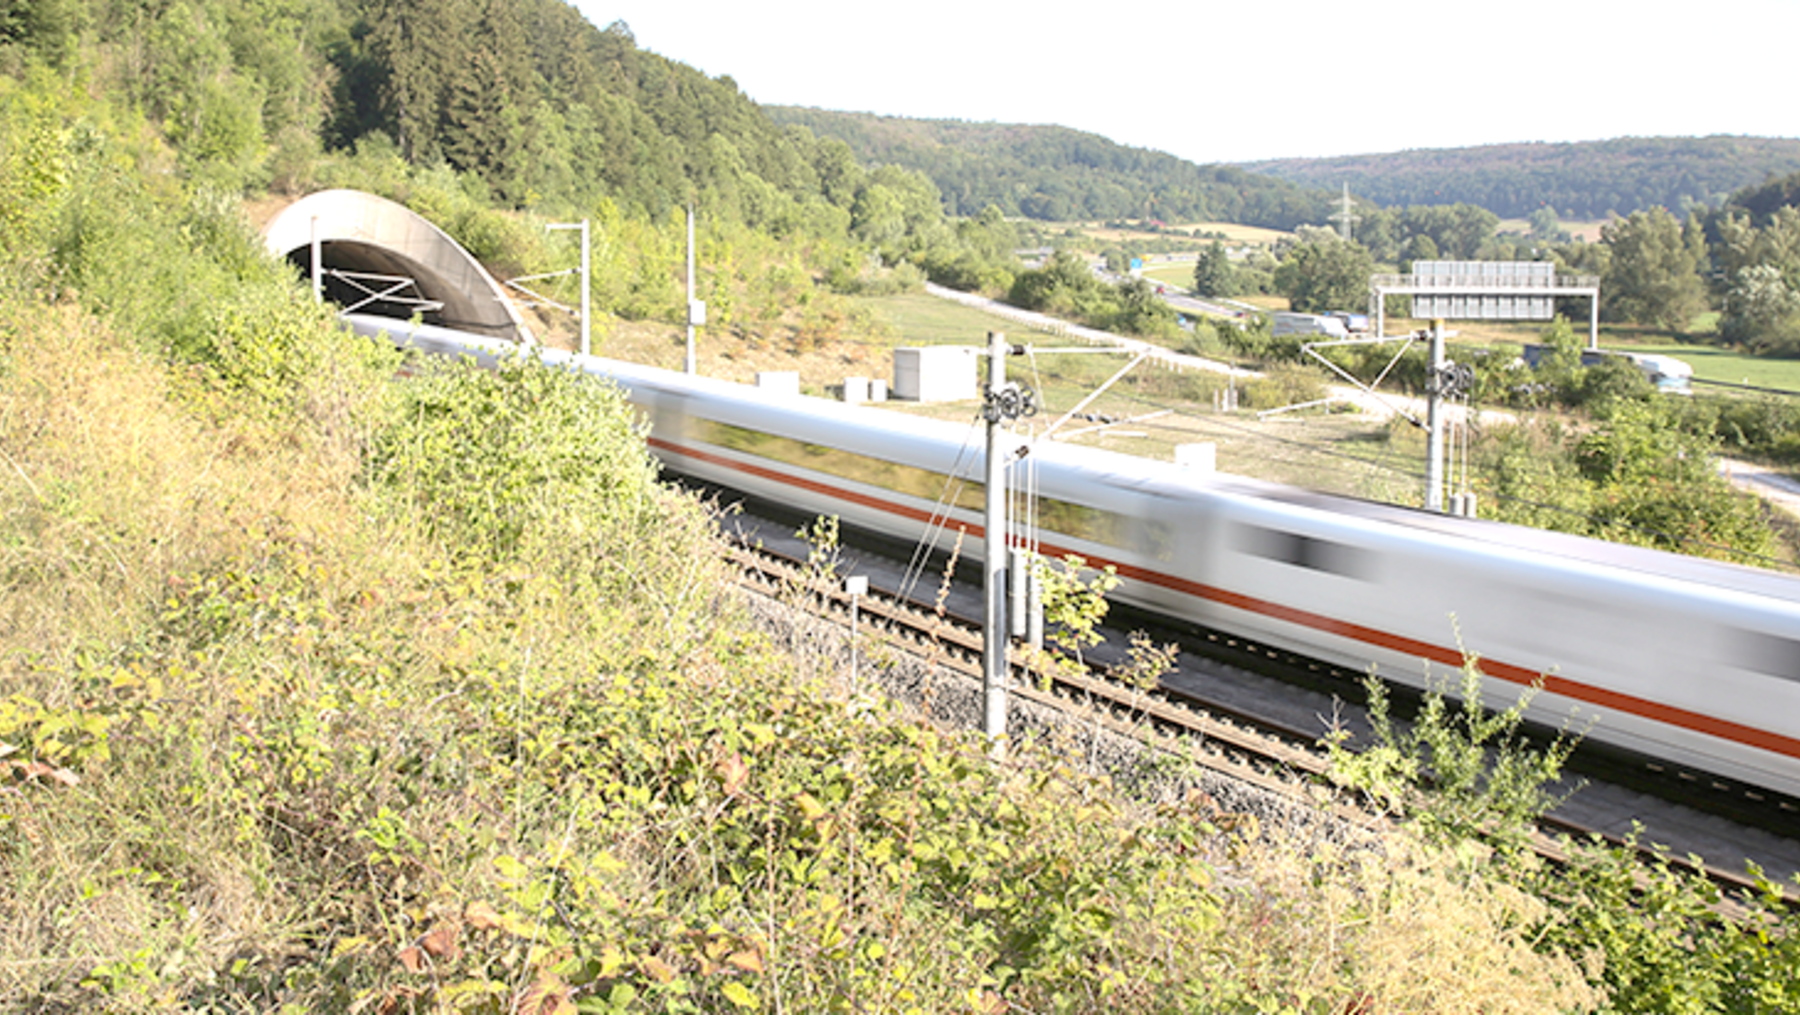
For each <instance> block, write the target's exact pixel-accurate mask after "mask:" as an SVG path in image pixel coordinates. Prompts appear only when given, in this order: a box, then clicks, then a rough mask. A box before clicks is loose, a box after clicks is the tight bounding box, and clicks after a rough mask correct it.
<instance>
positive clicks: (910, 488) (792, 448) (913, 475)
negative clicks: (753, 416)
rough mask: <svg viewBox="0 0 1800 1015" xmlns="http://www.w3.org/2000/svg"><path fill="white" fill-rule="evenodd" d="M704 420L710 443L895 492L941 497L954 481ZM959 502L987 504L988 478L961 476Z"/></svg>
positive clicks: (702, 432)
mask: <svg viewBox="0 0 1800 1015" xmlns="http://www.w3.org/2000/svg"><path fill="white" fill-rule="evenodd" d="M698 422H699V423H700V424H701V426H700V428H699V429H698V430H697V431H696V433H695V436H696V437H698V438H699V439H700V440H702V441H705V442H706V443H708V444H716V445H718V446H719V447H722V448H731V449H732V450H734V451H742V452H744V453H746V454H751V455H756V456H757V457H758V458H767V459H769V460H771V461H776V462H782V463H784V464H786V465H798V466H800V467H801V468H803V469H812V470H814V471H817V472H823V473H826V474H827V475H832V476H837V477H838V478H840V479H849V480H854V481H856V482H858V483H867V484H869V485H870V486H879V487H881V488H882V489H885V490H892V491H894V492H895V493H904V494H908V495H910V496H913V497H920V498H923V499H925V500H933V501H935V500H937V499H938V498H939V497H941V496H943V492H944V489H945V488H946V487H947V486H949V485H950V484H951V479H950V477H949V476H946V475H945V474H944V473H941V472H933V471H931V470H930V469H921V468H918V467H917V466H912V465H901V464H900V463H898V462H888V461H883V460H882V459H879V458H871V457H869V456H868V455H860V454H857V453H856V452H854V451H845V450H843V449H841V448H832V447H826V446H825V445H823V444H813V443H811V442H809V441H800V440H795V439H793V438H792V437H779V436H776V435H775V434H772V433H764V432H763V431H761V430H751V429H749V428H747V427H741V426H733V425H731V424H730V423H720V422H718V421H717V420H702V421H698ZM957 486H958V490H957V494H956V506H957V507H962V508H968V509H969V510H971V511H980V510H981V509H982V506H983V491H984V489H985V484H982V483H980V482H976V481H973V480H962V481H960V483H958V484H957Z"/></svg>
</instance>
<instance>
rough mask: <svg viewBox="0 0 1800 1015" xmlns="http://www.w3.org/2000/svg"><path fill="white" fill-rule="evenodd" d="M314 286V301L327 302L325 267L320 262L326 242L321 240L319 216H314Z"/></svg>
mask: <svg viewBox="0 0 1800 1015" xmlns="http://www.w3.org/2000/svg"><path fill="white" fill-rule="evenodd" d="M311 246H312V287H313V302H314V303H323V302H325V279H324V268H323V266H322V265H320V264H319V253H320V250H321V249H322V248H323V247H324V244H322V243H320V242H319V216H317V215H314V216H313V217H312V244H311Z"/></svg>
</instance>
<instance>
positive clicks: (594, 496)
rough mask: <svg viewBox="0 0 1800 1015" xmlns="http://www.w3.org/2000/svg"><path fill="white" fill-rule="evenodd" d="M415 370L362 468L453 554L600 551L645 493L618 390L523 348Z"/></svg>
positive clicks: (649, 479) (636, 437)
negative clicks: (547, 363)
mask: <svg viewBox="0 0 1800 1015" xmlns="http://www.w3.org/2000/svg"><path fill="white" fill-rule="evenodd" d="M416 369H417V370H418V372H419V373H418V376H417V377H415V379H414V380H413V382H412V383H410V384H407V385H405V386H404V387H403V388H402V389H401V400H400V405H399V408H398V409H397V410H396V422H395V424H394V425H393V426H392V427H390V428H388V429H387V430H386V431H384V432H383V433H381V434H380V435H379V437H378V438H377V440H376V443H375V447H374V449H373V455H372V457H371V461H370V473H371V476H372V477H373V479H374V480H375V482H377V483H379V484H381V485H383V486H385V487H387V488H389V489H392V490H393V491H395V493H396V495H398V496H399V497H401V498H402V499H403V500H404V501H405V503H406V505H407V509H408V511H409V512H410V513H412V514H413V515H414V516H415V517H417V518H418V519H420V520H421V521H422V522H423V523H424V525H425V528H426V531H427V533H428V534H429V535H431V536H432V537H433V538H434V539H437V540H441V541H442V542H443V543H444V544H445V545H446V546H447V547H448V548H449V549H450V550H451V551H452V552H453V553H454V554H457V555H459V556H462V555H467V556H469V557H471V558H474V559H477V560H485V561H488V562H491V563H494V564H499V563H502V562H505V561H509V560H515V559H524V560H534V559H536V558H537V556H538V555H539V554H540V553H542V552H546V551H547V550H548V549H549V548H550V547H559V548H560V549H559V551H558V552H559V553H562V552H568V553H572V554H575V555H579V554H581V553H596V554H599V553H606V552H608V551H609V550H610V547H609V546H608V543H609V542H610V540H611V538H613V537H614V536H615V535H616V533H617V528H616V527H617V525H618V524H619V523H620V522H621V521H624V522H625V523H627V524H635V523H636V521H637V518H638V516H639V514H640V512H642V510H643V505H645V504H646V503H648V502H650V501H651V500H652V499H653V496H652V494H653V490H652V484H653V481H654V478H655V475H656V467H655V464H654V461H653V460H652V459H651V458H650V456H649V455H648V453H647V452H646V450H645V448H644V444H643V440H642V437H641V435H640V434H639V433H638V431H637V430H636V429H635V428H634V426H633V425H632V423H631V418H632V417H631V414H630V411H629V408H628V407H627V406H626V404H625V401H624V397H623V396H622V395H621V394H620V393H619V391H618V389H617V388H614V387H612V386H610V385H604V384H599V383H595V382H593V381H591V380H589V379H588V378H587V377H586V376H585V375H583V374H578V373H574V372H572V371H567V370H560V369H546V368H544V367H542V366H540V365H539V364H538V362H537V360H536V358H535V357H532V356H530V355H529V354H527V353H520V355H518V356H516V357H513V358H510V359H507V360H504V361H502V362H501V364H500V365H499V367H498V368H497V369H495V370H492V371H489V370H483V369H481V368H479V367H477V366H476V365H475V364H474V363H473V362H472V361H463V362H450V361H445V360H438V359H432V360H427V361H424V362H421V363H419V364H418V365H417V367H416Z"/></svg>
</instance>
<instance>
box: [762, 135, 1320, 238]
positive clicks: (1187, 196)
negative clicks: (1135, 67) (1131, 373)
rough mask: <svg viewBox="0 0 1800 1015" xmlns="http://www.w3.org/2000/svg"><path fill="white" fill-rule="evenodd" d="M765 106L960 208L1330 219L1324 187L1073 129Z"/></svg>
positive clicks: (1264, 220) (1092, 216)
mask: <svg viewBox="0 0 1800 1015" xmlns="http://www.w3.org/2000/svg"><path fill="white" fill-rule="evenodd" d="M767 109H768V111H769V115H770V116H771V117H773V118H774V119H775V121H776V122H778V123H787V124H794V125H800V126H805V127H807V128H808V129H810V130H812V131H814V132H815V133H817V134H819V135H822V136H827V137H833V138H837V139H839V140H842V141H844V142H845V143H846V144H848V145H849V146H850V148H851V151H853V152H854V153H855V154H856V156H857V158H859V159H861V160H862V161H864V162H867V163H887V164H892V165H899V166H905V167H907V168H908V169H913V170H917V171H919V172H921V173H924V174H926V175H927V176H929V177H930V178H931V180H932V182H934V183H935V184H937V186H938V189H939V190H940V191H941V192H942V193H943V197H944V203H945V208H946V210H947V211H949V212H950V213H951V214H953V215H974V214H978V213H979V212H980V211H981V210H982V209H983V208H986V207H988V206H989V205H992V206H994V207H997V208H999V209H1000V210H1001V211H1002V212H1003V213H1005V214H1007V215H1011V216H1016V217H1022V218H1029V219H1037V220H1040V221H1050V222H1067V221H1076V220H1105V219H1160V220H1164V221H1168V222H1195V221H1220V222H1241V223H1244V224H1246V225H1256V226H1266V227H1268V228H1271V229H1292V228H1293V227H1294V226H1296V225H1298V224H1300V223H1303V222H1318V221H1323V219H1324V217H1325V216H1326V215H1327V214H1329V213H1330V209H1331V203H1332V200H1333V198H1332V195H1331V194H1330V193H1329V192H1328V191H1326V190H1322V189H1318V188H1316V187H1311V186H1296V185H1294V184H1292V183H1289V182H1286V181H1283V180H1279V179H1275V178H1273V177H1269V176H1264V175H1260V174H1257V173H1251V172H1246V171H1244V170H1243V169H1241V168H1238V167H1235V166H1227V165H1206V166H1202V165H1195V164H1194V163H1192V162H1188V161H1186V160H1185V159H1180V158H1177V157H1175V156H1173V155H1169V154H1166V153H1164V152H1158V151H1151V150H1149V149H1145V148H1133V147H1128V146H1126V145H1121V144H1117V143H1115V142H1112V141H1109V140H1107V139H1106V138H1103V137H1100V136H1099V135H1096V134H1089V133H1085V132H1082V131H1077V130H1071V129H1069V128H1067V127H1056V126H1027V125H1022V124H995V123H966V122H963V121H957V120H912V119H906V118H903V117H886V116H875V115H872V114H868V113H840V112H833V111H829V110H823V109H810V108H804V107H798V106H770V107H767Z"/></svg>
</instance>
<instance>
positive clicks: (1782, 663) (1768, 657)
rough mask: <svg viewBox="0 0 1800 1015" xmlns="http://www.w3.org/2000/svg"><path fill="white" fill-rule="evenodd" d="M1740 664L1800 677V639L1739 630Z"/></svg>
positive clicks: (1790, 677)
mask: <svg viewBox="0 0 1800 1015" xmlns="http://www.w3.org/2000/svg"><path fill="white" fill-rule="evenodd" d="M1736 635H1737V638H1736V641H1737V644H1736V646H1735V649H1736V651H1735V653H1734V655H1735V656H1736V658H1737V661H1738V665H1740V666H1742V667H1743V668H1744V669H1746V670H1750V671H1752V672H1754V673H1766V674H1768V675H1769V676H1772V677H1780V678H1781V679H1783V680H1800V641H1795V640H1794V639H1792V638H1783V637H1781V636H1780V635H1776V634H1763V633H1762V632H1760V631H1742V630H1740V631H1737V632H1736Z"/></svg>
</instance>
